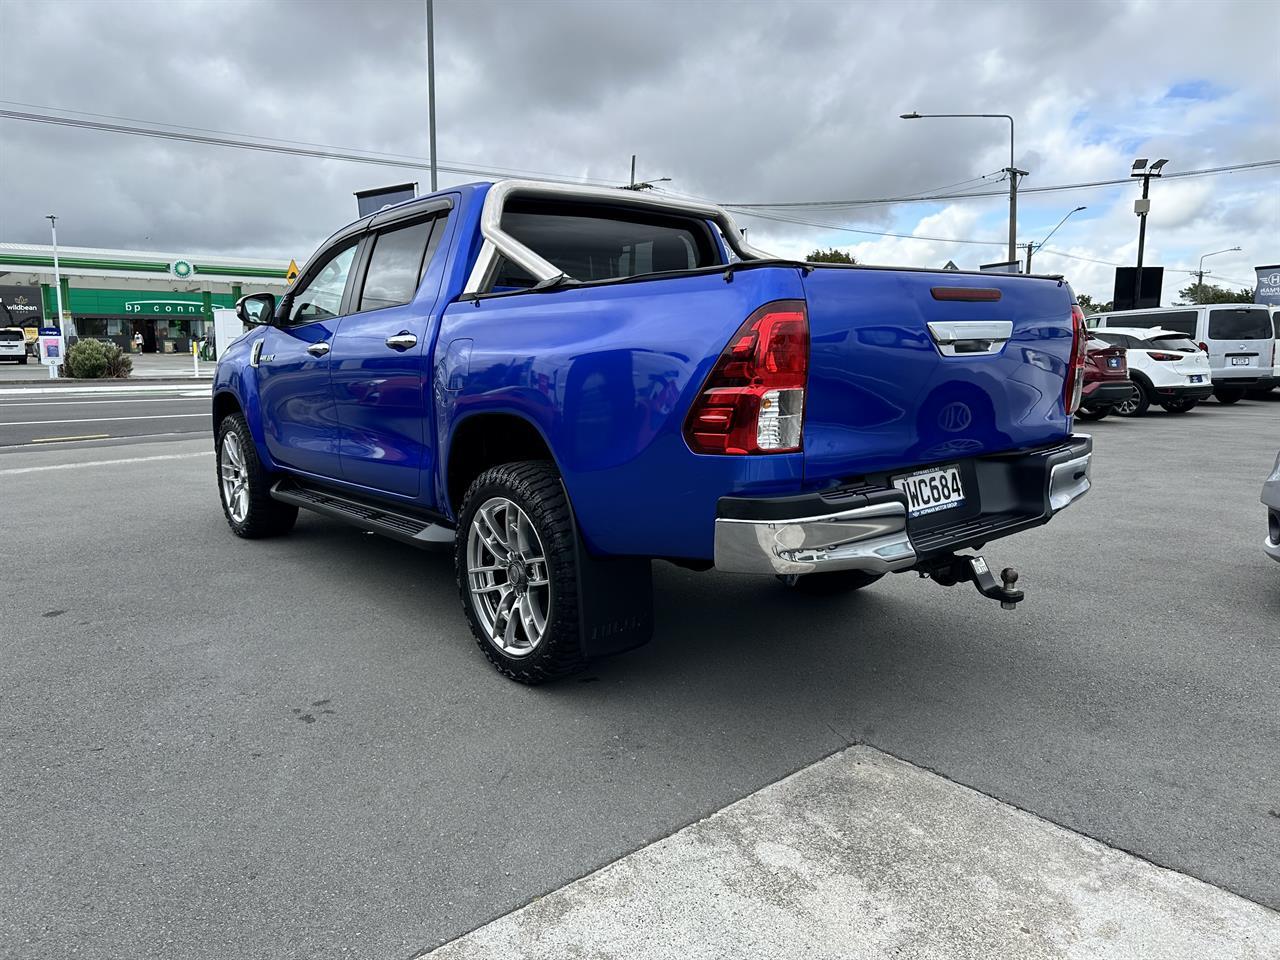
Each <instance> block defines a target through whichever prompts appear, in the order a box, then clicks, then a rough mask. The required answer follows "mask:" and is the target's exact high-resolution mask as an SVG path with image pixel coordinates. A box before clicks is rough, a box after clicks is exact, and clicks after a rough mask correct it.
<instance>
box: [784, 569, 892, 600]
mask: <svg viewBox="0 0 1280 960" xmlns="http://www.w3.org/2000/svg"><path fill="white" fill-rule="evenodd" d="M883 576H884V574H883V573H867V572H866V571H865V570H832V571H831V572H830V573H805V574H794V573H784V574H779V575H778V579H779V580H780V581H781V582H782V585H783V586H784V587H787V588H788V589H789V590H794V591H795V592H796V593H803V594H806V595H807V596H810V597H830V596H834V595H835V594H838V593H848V592H850V591H851V590H861V589H862V588H863V587H869V586H871V584H873V583H875V582H876V581H877V580H879V579H880V578H881V577H883Z"/></svg>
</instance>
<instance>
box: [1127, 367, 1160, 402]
mask: <svg viewBox="0 0 1280 960" xmlns="http://www.w3.org/2000/svg"><path fill="white" fill-rule="evenodd" d="M1129 379H1130V380H1132V381H1133V382H1134V383H1135V384H1136V385H1137V386H1138V387H1139V388H1140V389H1141V390H1142V392H1143V393H1145V394H1146V395H1147V399H1150V398H1151V397H1153V396H1155V390H1156V388H1155V385H1154V384H1153V383H1152V382H1151V378H1150V377H1148V376H1147V375H1146V374H1145V373H1143V372H1142V371H1141V370H1134V369H1132V368H1130V370H1129Z"/></svg>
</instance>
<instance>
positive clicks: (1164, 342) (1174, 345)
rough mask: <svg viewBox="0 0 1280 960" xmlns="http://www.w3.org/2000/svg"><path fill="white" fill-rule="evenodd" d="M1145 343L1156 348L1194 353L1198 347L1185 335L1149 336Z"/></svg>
mask: <svg viewBox="0 0 1280 960" xmlns="http://www.w3.org/2000/svg"><path fill="white" fill-rule="evenodd" d="M1147 343H1149V344H1150V345H1151V346H1152V347H1154V348H1155V349H1157V350H1181V351H1184V352H1186V353H1195V352H1196V351H1197V350H1199V349H1200V348H1199V347H1197V346H1196V345H1195V344H1194V343H1192V342H1191V341H1190V340H1188V339H1187V338H1186V337H1151V338H1149V339H1148V340H1147Z"/></svg>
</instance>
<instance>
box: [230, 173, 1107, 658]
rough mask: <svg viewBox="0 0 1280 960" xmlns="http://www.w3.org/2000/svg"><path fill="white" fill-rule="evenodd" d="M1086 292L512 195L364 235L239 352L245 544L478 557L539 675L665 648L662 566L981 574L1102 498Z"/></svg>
mask: <svg viewBox="0 0 1280 960" xmlns="http://www.w3.org/2000/svg"><path fill="white" fill-rule="evenodd" d="M1074 300H1075V298H1074V296H1073V295H1072V292H1071V288H1070V287H1069V286H1068V285H1067V284H1066V283H1065V282H1064V281H1063V280H1062V279H1061V278H1059V277H1020V276H1004V275H992V274H975V273H964V272H935V271H928V270H912V269H886V268H879V267H863V266H846V265H834V264H812V263H800V262H795V261H790V260H785V259H779V258H777V257H773V256H771V255H769V254H768V253H765V252H763V251H760V250H757V249H755V248H754V247H752V246H750V245H748V244H747V243H746V242H745V241H744V239H743V237H742V234H741V231H740V230H739V229H738V228H737V227H736V226H735V225H734V222H733V220H732V218H731V217H730V216H729V215H728V214H727V213H726V212H725V211H724V210H722V209H720V208H719V207H716V206H713V205H710V204H702V203H697V202H690V201H683V200H680V201H677V200H673V199H670V198H667V197H663V196H660V195H653V194H649V193H642V192H634V191H629V190H604V189H591V188H584V187H573V186H559V185H552V184H546V183H536V182H530V181H519V180H508V181H499V182H497V183H492V184H490V183H477V184H470V185H467V186H462V187H456V188H452V189H449V190H445V191H442V192H439V193H436V194H432V195H430V196H426V197H422V198H419V199H415V200H411V201H407V202H405V203H401V204H398V205H396V206H393V207H388V208H386V209H384V210H382V211H379V212H378V213H375V214H372V215H370V216H366V217H364V218H363V219H361V220H358V221H356V222H355V223H352V224H351V225H349V226H347V227H345V228H343V229H342V230H340V231H338V232H337V233H335V234H334V235H333V236H332V237H330V238H329V239H328V240H327V241H325V243H324V244H323V245H322V246H321V247H320V249H319V250H318V251H317V252H316V253H315V255H314V256H312V257H311V259H310V260H309V261H308V262H307V265H306V268H305V270H304V271H303V272H302V274H301V276H299V278H298V279H297V281H296V282H295V283H294V285H293V286H292V288H291V289H290V291H289V292H288V293H287V294H286V295H285V296H284V297H282V298H280V299H279V300H277V299H276V298H275V297H274V296H272V295H270V294H252V295H249V296H246V297H244V298H243V299H242V300H241V301H240V303H239V304H238V306H237V310H238V312H239V315H240V318H241V319H242V320H243V321H244V322H245V323H246V324H248V325H250V328H251V329H250V330H249V331H248V332H247V333H246V334H245V335H244V336H242V337H241V338H240V339H238V340H237V341H235V343H234V344H232V345H231V347H230V348H229V349H228V350H227V351H226V352H225V353H224V354H223V356H222V357H221V358H220V360H219V362H218V368H217V375H216V379H215V383H214V390H213V422H214V430H215V441H216V453H217V473H218V486H219V491H220V494H221V501H222V507H223V510H224V512H225V514H226V517H227V521H228V523H229V524H230V526H231V529H232V531H233V532H234V533H235V534H236V535H237V536H240V537H245V538H250V539H253V538H259V537H267V536H273V535H278V534H282V533H285V532H287V531H288V530H289V529H291V528H292V526H293V524H294V522H295V520H296V518H297V513H298V509H299V508H305V509H308V510H312V511H316V512H319V513H321V514H324V515H327V516H330V517H333V518H337V519H341V520H345V521H349V522H352V523H355V524H358V525H360V526H362V527H364V528H366V529H369V530H373V531H376V532H379V533H382V534H386V535H388V536H391V537H395V538H398V539H400V540H403V541H406V542H408V543H410V544H414V545H417V546H429V545H432V544H449V545H452V550H453V556H454V563H455V567H456V574H457V582H458V592H459V594H460V597H461V601H462V606H463V610H464V612H465V615H466V618H467V621H468V623H469V625H470V627H471V630H472V632H473V633H474V635H475V638H476V641H477V643H478V645H479V647H480V649H481V650H482V651H484V653H485V655H486V656H487V657H488V658H489V660H490V661H492V663H493V664H494V665H495V666H496V667H497V668H498V669H499V670H500V671H501V672H502V673H504V674H505V675H507V676H508V677H511V678H512V679H514V680H518V681H521V682H524V683H538V682H541V681H544V680H548V679H552V678H555V677H559V676H563V675H565V674H567V673H570V672H572V671H574V670H576V669H579V668H581V667H582V665H583V664H585V663H586V662H588V661H589V660H590V659H592V658H594V657H599V656H603V655H606V654H611V653H615V652H618V651H620V650H624V649H627V648H630V647H634V646H636V645H638V644H640V643H643V642H644V641H645V640H647V639H648V637H649V636H650V633H651V631H652V622H653V616H652V599H651V595H652V582H651V575H650V568H651V565H652V561H653V560H654V559H662V560H667V561H670V562H672V563H676V564H680V565H684V566H687V567H691V568H694V569H699V570H710V569H713V568H714V569H716V570H720V571H726V572H731V573H740V574H755V575H758V576H762V577H769V578H777V579H778V580H779V581H781V583H782V586H781V587H779V589H787V588H789V589H793V590H797V591H800V592H805V593H833V592H839V591H848V590H856V589H859V588H862V587H866V586H868V585H870V584H872V583H874V582H875V581H876V580H878V579H879V578H880V577H882V576H883V575H884V574H886V573H900V572H903V571H907V570H912V571H917V572H919V573H921V574H923V575H924V576H926V577H928V578H931V579H933V580H934V581H936V582H938V583H940V584H943V585H947V586H950V585H954V584H957V583H961V582H969V583H973V584H974V585H975V586H976V587H977V588H978V590H979V591H981V592H982V593H983V594H985V595H986V596H988V597H990V598H992V599H993V600H995V601H998V602H999V603H1001V604H1002V606H1005V607H1007V608H1012V607H1013V605H1014V604H1016V603H1018V602H1019V601H1020V600H1021V599H1022V597H1023V594H1022V591H1020V590H1019V589H1018V588H1017V586H1016V580H1017V574H1016V572H1014V571H1012V570H1008V569H1006V570H1004V571H1003V572H1002V573H1001V575H1000V577H999V580H997V578H996V576H995V575H994V574H993V573H992V572H991V570H990V569H989V568H988V567H987V564H986V562H985V561H984V560H983V558H982V557H981V556H977V555H975V554H965V553H962V552H961V551H964V550H973V549H977V548H981V547H982V546H983V545H984V544H987V543H990V542H991V541H994V540H997V539H999V538H1001V537H1005V536H1008V535H1010V534H1013V533H1016V532H1018V531H1020V530H1026V529H1028V528H1031V527H1035V526H1037V525H1039V524H1043V523H1045V522H1047V521H1048V520H1049V519H1050V518H1051V517H1052V516H1053V515H1054V514H1056V513H1057V512H1058V511H1060V510H1062V509H1063V508H1064V507H1066V506H1067V505H1068V504H1070V503H1071V502H1072V501H1074V500H1075V499H1077V498H1078V497H1080V496H1082V495H1083V494H1085V493H1086V492H1087V491H1088V489H1089V461H1090V456H1091V451H1092V444H1091V441H1090V439H1089V437H1088V436H1084V435H1078V434H1074V433H1073V432H1072V417H1073V414H1074V412H1075V409H1076V407H1077V405H1078V404H1079V399H1080V391H1081V382H1082V377H1083V373H1082V371H1083V363H1084V350H1085V341H1086V336H1085V331H1084V322H1083V315H1082V314H1081V312H1080V309H1079V307H1077V306H1076V305H1075V302H1074Z"/></svg>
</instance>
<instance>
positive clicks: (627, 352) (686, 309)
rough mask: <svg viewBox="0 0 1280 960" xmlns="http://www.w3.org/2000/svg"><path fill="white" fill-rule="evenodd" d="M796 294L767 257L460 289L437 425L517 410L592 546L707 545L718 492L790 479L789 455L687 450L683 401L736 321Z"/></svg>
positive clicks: (447, 339) (613, 550)
mask: <svg viewBox="0 0 1280 960" xmlns="http://www.w3.org/2000/svg"><path fill="white" fill-rule="evenodd" d="M801 293H802V290H801V285H800V280H799V271H798V270H796V269H795V268H790V267H779V268H757V269H752V270H743V271H739V272H738V273H737V274H735V276H734V279H733V281H732V282H731V283H727V282H726V281H725V280H724V277H723V276H722V275H721V274H720V273H716V274H712V275H706V276H688V277H679V278H672V279H664V280H652V281H640V282H633V283H625V284H616V285H610V286H599V287H587V288H583V289H566V290H560V291H555V292H549V293H525V294H518V295H511V296H502V297H491V298H485V299H481V300H475V301H470V300H463V301H459V302H457V303H454V304H452V305H450V306H449V307H448V309H447V310H446V311H445V313H444V317H443V320H442V324H441V329H440V336H439V340H438V347H437V357H439V358H441V362H440V364H439V366H438V368H437V371H436V383H437V413H436V416H437V430H438V433H439V436H441V437H451V436H452V435H453V433H454V431H455V429H456V428H457V426H458V424H459V423H461V422H462V421H463V420H465V419H466V418H468V417H471V416H476V415H479V414H484V413H490V412H497V413H514V414H516V415H518V416H521V417H523V418H524V419H526V420H528V421H529V422H530V423H532V424H533V425H534V426H535V427H536V428H537V429H538V430H539V431H540V432H541V433H542V436H543V437H544V438H545V439H546V441H547V443H548V446H549V447H550V449H551V450H552V452H553V454H554V456H555V458H556V461H557V464H558V466H559V468H560V471H561V474H562V475H563V477H564V481H565V485H566V487H567V489H568V491H569V495H570V498H571V499H572V502H573V506H574V510H575V512H576V515H577V518H578V522H579V524H580V526H581V528H582V531H583V534H584V537H585V539H586V540H587V543H588V546H589V547H590V548H591V549H593V550H595V551H596V552H600V553H608V554H632V555H640V556H674V557H706V558H709V557H710V556H711V554H712V545H713V539H714V517H715V505H716V501H717V499H719V498H720V497H722V496H726V495H728V494H732V493H743V492H755V493H760V494H769V493H788V492H794V491H795V490H797V489H798V488H799V483H800V477H801V460H802V458H801V456H800V455H799V454H780V455H776V456H766V457H724V456H705V455H699V454H695V453H693V452H692V451H690V450H689V448H688V446H687V445H686V443H685V441H684V437H683V433H682V428H683V421H684V417H685V414H686V412H687V411H688V409H689V406H690V404H691V403H692V400H693V397H694V395H695V394H696V392H697V390H698V388H699V387H700V386H701V384H702V382H703V380H704V379H705V377H706V375H707V373H708V372H709V371H710V368H711V365H712V363H714V361H715V359H716V357H718V356H719V354H720V351H721V350H722V349H723V348H724V346H725V344H726V343H727V342H728V340H729V338H730V337H731V336H732V335H733V333H734V332H735V331H736V330H737V328H738V327H739V325H740V324H741V323H742V322H743V320H745V319H746V318H747V316H748V315H750V314H751V312H752V311H753V310H754V309H755V308H756V307H758V306H760V305H761V304H763V303H767V302H770V301H773V300H779V299H787V298H793V297H799V296H800V295H801ZM466 341H470V343H466ZM455 344H464V345H465V346H464V347H458V346H453V345H455ZM447 461H448V451H447V450H446V451H445V452H444V456H443V457H442V458H441V463H442V465H443V464H447ZM445 476H446V473H445V472H444V470H441V471H440V472H439V473H438V474H437V478H436V482H437V491H438V493H437V495H438V496H439V498H440V502H442V503H443V502H446V497H445V492H444V489H445V488H444V478H445Z"/></svg>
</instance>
